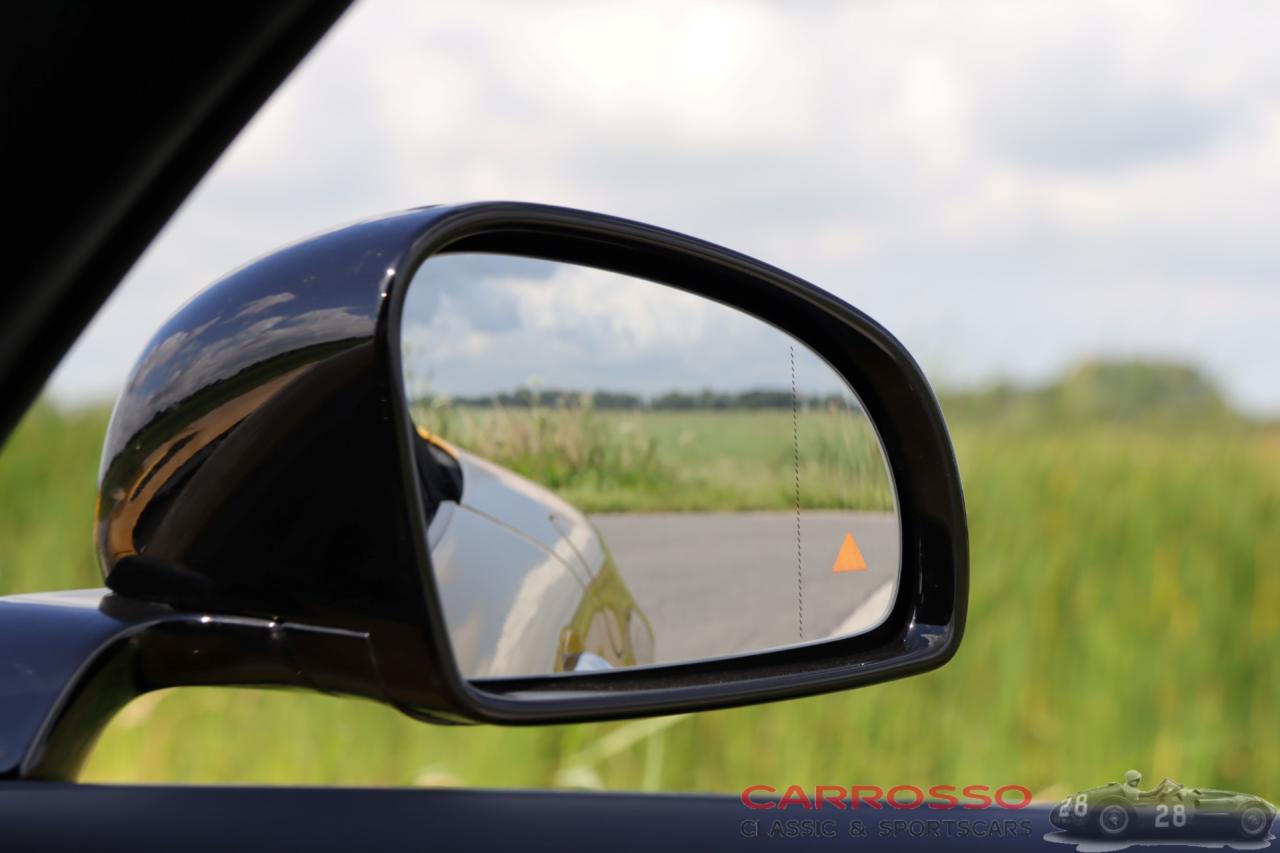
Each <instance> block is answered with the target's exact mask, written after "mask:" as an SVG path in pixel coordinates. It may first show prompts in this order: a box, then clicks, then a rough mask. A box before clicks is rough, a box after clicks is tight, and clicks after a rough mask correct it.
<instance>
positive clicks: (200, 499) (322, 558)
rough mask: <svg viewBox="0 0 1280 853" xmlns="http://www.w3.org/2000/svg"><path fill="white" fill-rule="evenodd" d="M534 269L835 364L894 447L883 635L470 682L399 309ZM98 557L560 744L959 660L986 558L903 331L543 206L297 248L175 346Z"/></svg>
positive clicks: (443, 212) (107, 483)
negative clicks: (432, 509) (896, 516)
mask: <svg viewBox="0 0 1280 853" xmlns="http://www.w3.org/2000/svg"><path fill="white" fill-rule="evenodd" d="M451 251H482V252H500V253H510V254H520V255H527V256H533V257H541V258H546V259H550V260H559V261H564V262H567V263H576V264H583V265H590V266H597V267H601V268H604V269H608V270H612V271H615V272H619V273H623V274H627V275H631V276H638V277H646V278H651V279H653V280H656V281H661V282H664V283H666V284H670V285H674V286H677V287H681V288H683V289H685V290H688V291H690V292H693V293H697V294H701V295H704V296H707V297H709V298H712V299H716V300H719V301H721V302H723V303H725V304H728V305H731V306H734V307H737V308H739V309H742V310H744V311H747V312H748V313H751V314H754V315H756V316H757V317H760V318H761V319H764V320H766V321H768V322H771V323H773V324H774V325H775V326H777V327H779V328H781V329H782V330H784V331H786V332H789V333H790V334H791V335H793V336H794V337H796V338H797V339H799V340H801V341H803V342H804V343H806V344H807V345H809V346H810V347H811V348H812V349H813V350H815V351H816V352H817V353H819V354H820V355H822V356H823V357H824V358H826V360H827V361H828V362H829V363H830V364H831V365H832V367H833V368H834V369H835V370H836V371H837V372H839V373H840V374H841V375H843V376H844V378H845V379H846V380H847V381H848V382H849V384H850V385H851V387H853V389H854V390H855V391H856V392H857V393H858V395H859V397H860V399H861V400H862V402H863V404H864V407H865V408H866V411H867V414H868V415H869V416H870V417H871V419H872V421H873V422H874V423H875V424H876V425H877V428H878V430H879V431H880V434H881V439H882V442H883V445H884V449H885V451H886V453H887V455H888V458H889V463H890V468H891V470H892V473H893V477H894V481H895V488H896V491H897V496H898V505H899V512H900V514H901V525H902V534H903V538H904V541H903V549H902V553H903V561H902V575H901V584H900V588H901V589H902V593H901V594H900V596H899V599H898V601H897V603H896V605H895V607H894V610H893V612H892V614H891V615H890V617H889V619H888V620H887V621H886V622H885V623H884V624H883V625H882V626H881V627H879V628H878V629H876V630H875V631H873V632H871V633H869V634H865V635H862V636H858V637H852V638H848V639H844V640H839V641H835V642H831V643H827V644H821V645H814V646H807V647H801V648H795V649H789V650H784V651H779V652H770V653H766V654H760V655H753V656H747V657H742V658H736V659H732V660H728V661H709V662H705V663H698V664H688V665H679V666H669V667H657V668H646V669H644V670H642V671H634V672H628V671H625V670H622V671H615V672H611V673H608V674H604V675H589V674H582V675H573V676H563V675H561V676H555V677H549V678H538V679H525V680H513V681H485V682H476V683H471V682H467V681H466V680H464V679H462V678H461V677H460V676H459V674H458V672H457V670H456V668H455V667H454V664H453V661H452V656H451V654H450V653H449V649H448V640H447V637H446V636H445V634H444V627H443V626H444V620H443V618H442V617H441V614H440V610H439V603H438V599H437V596H436V591H435V588H434V582H433V578H432V572H431V569H430V559H429V554H428V551H427V545H426V541H425V524H424V523H423V519H424V518H425V511H426V510H425V506H424V501H423V498H422V494H421V478H420V477H419V475H418V472H417V470H416V457H415V450H414V433H413V429H412V424H411V422H410V419H409V415H408V411H407V404H406V402H405V399H404V392H403V387H402V383H401V379H400V377H401V371H400V364H399V358H400V338H399V331H400V310H401V306H402V303H403V299H404V295H405V291H406V289H407V285H408V283H409V281H410V280H411V278H412V276H413V273H414V272H415V270H416V269H417V267H418V266H419V265H421V263H422V262H423V261H425V260H426V258H427V257H429V256H430V255H432V254H434V253H437V252H451ZM97 539H98V548H99V553H100V555H101V557H102V562H103V565H104V568H105V571H106V577H107V584H108V586H109V587H111V588H112V589H113V590H115V591H116V592H118V593H120V594H122V595H127V596H129V597H132V598H137V599H142V600H148V601H156V602H163V603H166V604H169V605H172V606H174V607H176V608H181V609H192V608H198V609H200V610H213V611H216V612H218V613H223V614H232V615H235V616H247V617H252V618H259V619H267V620H275V621H287V622H299V623H304V624H308V625H318V626H327V627H333V628H339V629H344V630H352V631H359V632H364V633H367V634H368V636H369V642H370V646H371V648H372V651H373V655H374V658H375V661H376V667H377V673H376V678H377V684H371V685H368V686H367V689H362V690H360V691H357V692H364V693H366V694H367V695H377V694H379V693H381V694H382V695H383V696H384V697H385V699H386V701H390V702H392V703H394V704H396V705H398V706H399V707H401V708H402V709H403V710H405V711H407V712H409V713H412V714H415V715H419V716H426V717H430V718H435V719H439V718H453V719H471V720H482V721H493V722H506V723H536V722H552V721H567V720H579V719H600V718H609V717H625V716H636V715H642V714H654V713H665V712H673V711H678V710H691V709H698V708H710V707H719V706H725V705H732V704H740V703H743V702H752V701H764V700H769V699H780V698H785V697H789V696H797V695H803V694H808V693H815V692H820V691H825V690H836V689H841V688H846V687H851V686H854V685H857V684H865V683H871V682H874V681H880V680H884V679H886V678H893V677H898V676H901V675H906V674H910V673H914V672H920V671H923V670H926V669H929V668H932V667H936V666H938V665H940V664H942V663H943V662H945V661H946V660H947V659H949V658H950V656H951V655H952V654H953V653H954V651H955V648H956V646H957V644H958V643H959V641H960V637H961V634H962V631H963V625H964V615H965V603H966V600H967V572H968V542H967V530H966V525H965V515H964V505H963V497H962V494H961V490H960V483H959V477H958V473H957V470H956V465H955V460H954V455H953V453H952V450H951V446H950V442H949V439H948V436H947V432H946V428H945V424H944V422H943V420H942V416H941V413H940V411H939V409H938V406H937V403H936V401H935V399H934V397H933V395H932V392H931V391H930V389H929V387H928V384H927V383H926V381H925V379H924V376H923V374H922V373H921V372H920V370H919V368H918V367H917V366H916V364H915V363H914V361H912V359H911V357H910V356H909V355H908V354H907V352H906V351H905V349H903V347H902V346H901V344H899V343H898V342H897V341H896V340H895V339H894V338H893V337H892V336H891V335H889V333H888V332H886V331H885V330H884V329H882V328H881V327H880V326H878V325H877V324H876V323H874V322H873V321H872V320H870V319H869V318H868V317H866V316H865V315H863V314H861V313H860V312H858V311H857V310H856V309H854V308H852V307H851V306H849V305H847V304H845V303H844V302H842V301H840V300H839V299H836V298H835V297H833V296H831V295H830V294H828V293H825V292H824V291H821V290H819V289H817V288H815V287H813V286H812V285H809V284H807V283H805V282H803V281H801V280H799V279H796V278H795V277H793V276H790V275H788V274H786V273H784V272H782V271H780V270H777V269H774V268H772V267H769V266H766V265H764V264H761V263H759V262H757V261H754V260H752V259H750V258H748V257H746V256H743V255H740V254H737V253H735V252H731V251H728V250H725V249H722V248H719V247H717V246H713V245H711V244H708V243H705V242H702V241H699V240H695V239H693V238H689V237H685V236H683V235H679V234H674V233H672V232H668V231H664V230H662V229H658V228H654V227H651V226H647V225H642V224H640V223H635V222H628V221H626V220H620V219H615V218H612V217H606V216H600V215H596V214H590V213H584V212H580V211H572V210H565V209H561V208H553V207H545V206H540V205H528V204H518V203H505V202H499V203H484V204H474V205H463V206H458V207H436V208H423V209H419V210H413V211H407V212H404V213H400V214H395V215H392V216H388V217H383V218H380V219H375V220H370V221H367V222H363V223H358V224H356V225H353V226H349V227H347V228H344V229H340V230H337V231H334V232H331V233H329V234H325V235H321V236H319V237H315V238H312V239H310V240H307V241H305V242H302V243H299V244H296V245H294V246H292V247H289V248H286V249H284V250H281V251H279V252H277V253H275V254H273V255H271V256H268V257H267V258H264V259H262V260H260V261H257V262H255V263H253V264H251V265H249V266H247V267H245V268H243V269H241V270H239V271H237V272H235V273H233V274H231V275H230V276H228V277H227V278H225V279H223V280H222V281H221V282H219V283H218V284H216V285H214V286H213V287H212V288H210V289H209V290H208V291H207V292H206V293H204V294H203V295H202V296H200V297H199V298H198V299H196V300H195V301H193V302H192V303H190V304H188V305H187V306H185V307H184V308H183V309H182V310H181V311H180V312H179V314H178V315H177V316H175V317H174V319H173V320H171V321H170V322H169V323H168V324H166V326H165V327H164V328H163V329H162V330H161V331H160V333H159V334H157V336H156V338H155V339H154V340H153V341H152V343H151V344H150V345H149V346H148V348H147V350H146V354H145V355H144V356H143V358H142V360H141V361H140V363H139V365H138V366H137V368H136V369H135V372H134V374H133V375H132V376H131V378H130V380H129V382H128V385H127V388H126V391H125V393H124V395H123V396H122V398H121V400H120V402H119V404H118V405H117V409H116V412H115V414H114V416H113V421H112V425H111V429H110V432H109V434H108V438H107V443H106V448H105V450H104V455H103V467H102V472H101V489H100V497H99V513H98V529H97Z"/></svg>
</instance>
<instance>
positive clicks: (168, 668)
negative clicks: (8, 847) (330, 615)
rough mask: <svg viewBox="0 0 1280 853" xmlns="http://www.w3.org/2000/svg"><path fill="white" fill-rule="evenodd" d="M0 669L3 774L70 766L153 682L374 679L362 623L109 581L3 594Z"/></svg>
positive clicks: (340, 684)
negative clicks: (119, 590) (107, 585)
mask: <svg viewBox="0 0 1280 853" xmlns="http://www.w3.org/2000/svg"><path fill="white" fill-rule="evenodd" d="M0 673H3V675H4V677H3V678H0V779H3V778H20V779H53V780H65V779H72V778H74V777H75V775H76V773H77V772H78V770H79V768H80V765H81V764H82V763H83V761H84V759H85V757H86V755H87V754H88V751H89V749H90V747H92V745H93V742H94V740H95V739H96V737H97V735H98V732H99V731H100V730H101V729H102V727H103V726H105V725H106V724H107V722H108V721H109V720H110V719H111V717H112V716H113V715H114V714H115V713H116V712H117V711H118V710H120V708H122V707H123V706H124V705H125V704H126V703H128V702H129V700H131V699H133V698H135V697H136V696H139V695H141V694H143V693H146V692H147V691H150V690H158V689H160V688H164V687H185V686H193V685H228V684H232V685H287V686H294V687H304V688H309V689H312V690H321V691H325V692H335V693H357V694H358V693H365V694H367V693H368V691H369V690H370V686H371V685H374V684H376V678H375V674H374V664H373V657H372V650H371V648H370V646H369V642H368V635H366V634H364V633H361V632H356V631H343V630H339V629H334V628H323V627H317V626H309V625H301V624H297V623H290V622H279V621H273V620H266V619H252V618H244V617H234V616H223V615H209V614H202V613H200V612H198V611H197V612H183V611H177V610H174V609H173V608H171V607H168V606H165V605H161V604H152V603H147V602H141V601H136V600H133V599H129V598H125V597H123V596H119V595H113V594H111V593H109V592H108V591H106V590H82V591H75V592H59V593H44V594H38V595H28V596H10V597H7V598H0ZM374 698H379V699H381V698H384V697H382V696H380V695H375V696H374ZM0 837H2V836H0Z"/></svg>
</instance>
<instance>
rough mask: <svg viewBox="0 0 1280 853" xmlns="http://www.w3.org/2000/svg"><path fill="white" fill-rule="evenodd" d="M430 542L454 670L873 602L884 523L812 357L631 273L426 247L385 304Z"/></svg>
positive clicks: (778, 622)
mask: <svg viewBox="0 0 1280 853" xmlns="http://www.w3.org/2000/svg"><path fill="white" fill-rule="evenodd" d="M402 323H403V325H402V329H401V332H402V336H401V337H402V355H403V376H404V382H405V390H406V396H407V398H408V400H409V403H410V408H411V412H412V416H413V419H414V424H415V427H416V428H417V433H418V437H417V440H418V444H417V448H418V469H419V475H420V477H421V482H422V484H423V494H424V495H425V497H426V503H427V512H428V516H429V518H428V520H427V524H428V527H427V539H428V543H429V545H430V548H431V556H432V562H433V565H434V571H435V579H436V584H437V587H438V589H439V591H440V595H441V598H442V601H443V607H444V611H445V614H444V615H445V619H446V622H447V625H448V632H449V637H450V639H451V642H452V645H453V651H454V654H455V656H456V658H457V661H458V665H459V667H460V669H461V671H462V672H463V674H464V675H466V676H467V677H469V678H473V679H478V678H495V677H513V676H531V675H546V674H552V673H573V672H581V671H596V670H608V669H615V668H619V667H631V666H645V665H651V664H670V663H684V662H690V661H695V660H704V659H708V658H718V657H725V656H733V655H741V654H747V653H755V652H761V651H766V650H772V649H780V648H785V647H788V646H794V645H797V644H803V643H812V642H817V641H822V640H827V639H833V638H837V637H845V636H850V635H853V634H859V633H863V632H866V631H868V630H871V629H872V628H874V627H876V626H877V625H879V624H880V623H881V622H883V621H884V619H885V618H886V616H887V615H888V613H889V610H890V609H891V607H892V605H893V602H894V597H895V595H896V592H897V586H898V573H899V560H900V552H901V536H900V532H899V524H898V516H897V511H896V507H895V500H894V492H893V486H892V482H891V478H890V476H889V471H888V469H887V463H886V461H885V457H884V454H883V452H882V450H881V446H880V441H879V438H878V437H877V434H876V431H875V428H874V426H873V424H871V423H870V422H869V421H868V419H867V417H866V415H865V414H864V413H863V410H862V407H861V406H860V404H859V402H858V399H857V397H856V396H855V395H854V394H853V392H852V391H851V390H850V389H849V387H848V385H847V384H846V383H845V382H844V380H843V379H842V378H841V377H840V376H839V375H838V374H836V372H835V371H834V370H832V368H831V367H830V366H829V365H828V364H827V363H826V362H825V361H823V360H822V359H821V358H819V357H818V356H817V355H815V354H814V353H813V352H812V351H810V350H809V349H807V348H806V347H805V346H804V345H803V344H801V343H799V342H798V341H796V340H795V339H793V338H792V337H790V336H789V335H788V334H786V333H784V332H782V331H780V330H779V329H777V328H775V327H773V326H771V325H769V324H768V323H766V322H763V321H762V320H760V319H758V318H755V317H752V316H750V315H748V314H745V313H743V312H741V311H739V310H737V309H734V308H730V307H728V306H725V305H723V304H721V303H718V302H715V301H712V300H710V299H707V298H705V297H701V296H696V295H693V294H690V293H688V292H686V291H683V290H680V289H677V288H675V287H671V286H668V285H664V284H658V283H655V282H652V281H648V280H644V279H638V278H629V277H626V276H622V275H618V274H615V273H610V272H604V271H601V270H597V269H593V268H588V267H582V266H574V265H570V264H564V263H557V262H550V261H543V260H536V259H530V258H520V257H511V256H506V255H486V254H445V255H436V256H434V257H432V258H430V259H429V260H428V261H427V262H426V263H425V264H423V266H422V267H421V268H420V269H419V271H418V272H417V274H416V275H415V277H414V279H413V281H412V283H411V286H410V290H409V293H408V295H407V297H406V301H405V306H404V311H403V320H402Z"/></svg>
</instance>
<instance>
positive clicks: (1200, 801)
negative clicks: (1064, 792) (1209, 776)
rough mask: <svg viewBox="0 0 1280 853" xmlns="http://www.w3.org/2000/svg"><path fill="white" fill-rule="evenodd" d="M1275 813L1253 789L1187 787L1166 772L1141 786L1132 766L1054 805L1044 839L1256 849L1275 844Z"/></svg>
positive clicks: (1091, 845)
mask: <svg viewBox="0 0 1280 853" xmlns="http://www.w3.org/2000/svg"><path fill="white" fill-rule="evenodd" d="M1275 816H1276V808H1275V806H1273V805H1271V803H1269V802H1267V801H1266V800H1264V799H1262V798H1261V797H1259V796H1256V795H1254V794H1242V793H1239V792H1237V791H1222V790H1218V789H1216V788H1189V787H1187V786H1185V785H1180V784H1178V783H1177V782H1174V781H1173V780H1172V779H1167V778H1166V779H1164V780H1162V781H1161V782H1160V784H1158V785H1156V786H1155V787H1153V788H1151V789H1149V790H1143V788H1142V774H1141V773H1139V772H1138V771H1136V770H1130V771H1129V772H1128V773H1126V774H1125V777H1124V781H1123V782H1108V783H1107V784H1105V785H1100V786H1098V787H1097V788H1089V789H1087V790H1084V791H1081V792H1079V793H1078V794H1075V795H1073V796H1070V797H1067V798H1066V799H1065V800H1063V801H1062V802H1061V803H1059V804H1058V805H1056V806H1054V808H1053V810H1052V811H1051V812H1050V813H1049V821H1050V822H1051V823H1052V824H1053V825H1054V826H1055V827H1057V828H1058V830H1059V831H1058V832H1050V833H1048V834H1047V835H1045V840H1046V841H1055V842H1060V843H1064V844H1073V845H1075V846H1076V849H1077V850H1079V851H1081V853H1105V851H1111V850H1123V849H1124V848H1126V847H1130V846H1133V845H1152V844H1163V845H1167V844H1181V845H1187V846H1196V847H1223V846H1227V847H1233V848H1236V849H1238V850H1257V849H1261V848H1264V847H1269V846H1270V845H1271V841H1272V839H1273V838H1274V837H1275V836H1273V835H1272V834H1271V823H1272V821H1273V820H1274V819H1275Z"/></svg>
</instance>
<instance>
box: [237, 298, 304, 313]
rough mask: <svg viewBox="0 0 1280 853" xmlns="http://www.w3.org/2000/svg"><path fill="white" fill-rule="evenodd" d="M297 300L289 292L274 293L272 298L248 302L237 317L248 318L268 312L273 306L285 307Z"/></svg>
mask: <svg viewBox="0 0 1280 853" xmlns="http://www.w3.org/2000/svg"><path fill="white" fill-rule="evenodd" d="M295 298H296V297H295V296H294V295H293V294H292V293H288V292H285V293H273V294H272V295H271V296H264V297H262V298H261V299H254V300H252V301H251V302H246V303H245V306H244V307H243V308H241V309H240V311H239V313H237V314H236V316H237V317H247V316H248V315H250V314H257V313H259V312H262V311H265V310H267V309H268V308H270V307H272V306H273V305H283V304H284V303H285V302H289V301H291V300H293V299H295Z"/></svg>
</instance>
